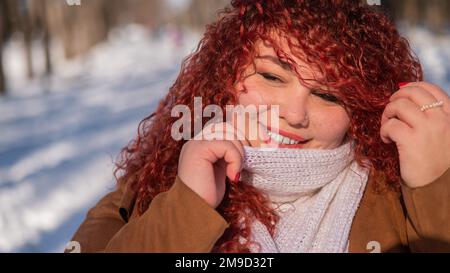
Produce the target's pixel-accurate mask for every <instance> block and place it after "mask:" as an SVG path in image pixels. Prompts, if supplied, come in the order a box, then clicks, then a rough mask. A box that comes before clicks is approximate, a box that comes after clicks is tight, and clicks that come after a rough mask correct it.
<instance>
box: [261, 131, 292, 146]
mask: <svg viewBox="0 0 450 273" xmlns="http://www.w3.org/2000/svg"><path fill="white" fill-rule="evenodd" d="M267 135H268V136H269V137H270V138H271V139H272V140H273V141H275V142H278V143H280V144H286V145H295V144H299V143H300V141H296V140H293V139H290V138H288V137H285V136H282V135H279V134H277V133H274V132H272V131H267Z"/></svg>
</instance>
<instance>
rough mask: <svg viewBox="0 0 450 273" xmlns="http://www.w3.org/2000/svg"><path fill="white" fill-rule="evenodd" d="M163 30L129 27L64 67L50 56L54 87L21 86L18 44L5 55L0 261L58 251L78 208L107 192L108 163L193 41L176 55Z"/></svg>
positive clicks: (77, 219) (82, 210) (0, 108)
mask: <svg viewBox="0 0 450 273" xmlns="http://www.w3.org/2000/svg"><path fill="white" fill-rule="evenodd" d="M167 30H168V32H164V31H163V32H162V33H168V34H167V35H161V37H160V38H156V39H152V35H151V34H149V33H148V32H147V31H146V30H145V29H143V28H141V27H139V26H129V27H127V28H125V29H119V30H116V31H114V32H113V33H112V34H111V36H110V37H109V39H108V42H107V43H103V44H101V45H99V46H97V47H96V48H94V49H93V50H92V51H90V52H89V54H87V55H86V56H84V57H83V58H79V59H76V60H73V61H70V62H64V61H63V60H62V57H61V56H62V55H59V58H61V59H58V58H57V59H56V63H57V67H58V68H59V69H58V70H57V71H55V76H54V77H52V78H49V79H46V80H45V81H41V80H35V81H33V82H32V83H28V84H24V82H26V80H25V79H24V78H23V77H24V76H23V73H20V72H21V71H24V66H23V64H22V62H23V60H24V59H23V56H22V55H23V54H22V52H23V49H22V48H21V47H20V43H19V42H17V41H15V42H12V43H10V44H9V45H8V47H7V49H6V57H7V58H6V61H5V63H6V67H10V68H11V69H9V70H8V72H9V75H8V77H9V78H10V79H11V82H10V86H11V88H12V92H11V94H10V95H8V97H5V98H1V99H0V132H1V133H0V252H61V251H63V250H64V246H65V244H66V243H67V242H68V241H69V240H70V237H71V236H72V235H73V233H74V232H75V230H76V228H77V227H78V225H79V224H80V223H81V221H82V220H83V218H84V216H85V214H86V212H87V210H88V208H89V207H91V206H92V205H94V204H95V203H96V202H97V201H98V199H99V198H100V197H101V196H103V195H104V194H105V193H107V192H108V191H111V190H113V189H114V184H115V182H114V178H113V175H112V171H113V167H114V165H113V159H114V158H115V157H116V156H117V155H118V153H119V152H120V149H121V148H122V147H123V146H125V145H126V144H127V142H128V141H130V140H131V139H132V138H133V137H134V135H135V133H136V131H137V126H138V123H139V122H140V120H142V119H143V118H144V117H146V116H148V115H149V114H150V113H151V112H152V110H154V108H155V107H156V105H157V104H158V102H159V100H160V99H161V98H162V97H163V96H164V95H165V93H166V92H167V90H168V88H169V86H170V84H171V83H172V82H173V80H174V79H175V77H176V75H177V73H178V71H179V67H180V64H181V60H182V58H183V57H185V56H186V55H187V54H188V53H190V52H191V51H192V50H193V49H194V47H195V46H196V43H197V42H198V40H199V36H198V35H196V34H193V33H187V34H185V35H184V45H181V44H178V43H176V42H175V40H174V38H173V37H174V35H172V34H171V31H172V32H173V28H172V29H170V28H169V29H167ZM154 37H156V36H154ZM36 47H39V46H38V45H36ZM34 51H35V52H37V53H39V52H40V51H39V50H38V49H37V50H34ZM35 67H37V68H39V62H36V66H35ZM41 67H43V66H42V65H41Z"/></svg>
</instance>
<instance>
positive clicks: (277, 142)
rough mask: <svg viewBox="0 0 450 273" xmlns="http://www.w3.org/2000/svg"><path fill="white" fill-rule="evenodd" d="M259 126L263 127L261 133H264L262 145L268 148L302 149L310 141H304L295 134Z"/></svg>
mask: <svg viewBox="0 0 450 273" xmlns="http://www.w3.org/2000/svg"><path fill="white" fill-rule="evenodd" d="M261 126H262V127H263V130H262V132H263V133H264V135H263V143H264V144H265V145H268V146H269V147H278V148H291V149H294V148H295V149H298V148H303V147H304V146H305V144H306V143H308V142H309V141H310V139H309V140H306V139H305V138H303V137H302V136H300V135H298V134H295V133H291V132H287V131H285V130H281V129H275V128H271V127H269V126H268V127H265V126H263V125H261Z"/></svg>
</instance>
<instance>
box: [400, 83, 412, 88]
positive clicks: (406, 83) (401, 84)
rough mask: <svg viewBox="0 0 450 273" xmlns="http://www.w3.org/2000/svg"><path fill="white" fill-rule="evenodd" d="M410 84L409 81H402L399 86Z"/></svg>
mask: <svg viewBox="0 0 450 273" xmlns="http://www.w3.org/2000/svg"><path fill="white" fill-rule="evenodd" d="M408 84H409V82H401V83H399V84H398V88H402V87H403V86H405V85H408Z"/></svg>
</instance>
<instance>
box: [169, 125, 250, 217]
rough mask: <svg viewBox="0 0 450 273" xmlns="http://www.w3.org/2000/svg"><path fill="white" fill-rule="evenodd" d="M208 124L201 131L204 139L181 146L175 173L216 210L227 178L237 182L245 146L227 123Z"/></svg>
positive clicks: (222, 195)
mask: <svg viewBox="0 0 450 273" xmlns="http://www.w3.org/2000/svg"><path fill="white" fill-rule="evenodd" d="M210 126H212V127H213V128H212V129H211V127H210ZM210 126H208V127H207V128H205V129H204V130H203V131H202V135H203V138H202V139H203V140H191V141H189V142H187V143H186V144H185V145H184V146H183V148H182V150H181V154H180V159H179V163H178V176H179V177H180V179H181V180H182V181H183V182H184V183H185V184H186V185H187V186H188V187H189V188H191V189H192V190H193V191H194V192H195V193H197V194H198V195H199V196H200V197H201V198H203V199H204V200H205V201H206V202H207V203H208V204H209V205H210V206H211V207H212V208H214V209H216V208H217V207H218V206H219V205H220V203H221V202H222V200H223V198H224V195H225V188H226V187H225V181H226V177H228V178H229V179H230V181H232V182H234V183H237V182H239V177H240V173H241V170H242V167H243V158H244V149H243V144H242V142H241V141H239V140H238V139H243V138H238V137H237V135H238V134H237V133H235V131H236V130H233V127H232V126H231V125H230V124H228V123H220V124H214V125H210ZM217 128H220V129H217ZM225 136H226V138H225ZM205 139H207V140H205ZM225 139H232V140H225ZM244 142H245V140H244Z"/></svg>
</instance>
